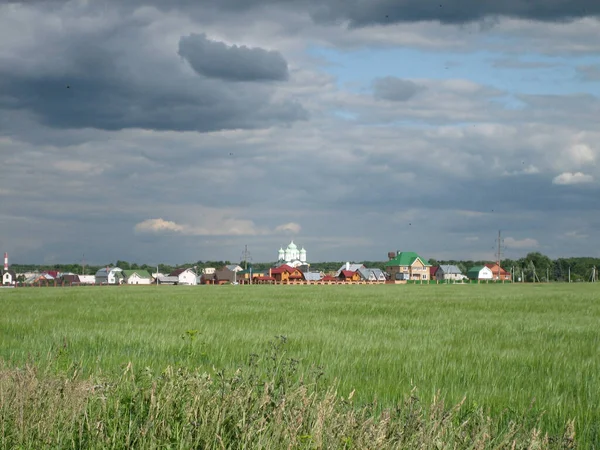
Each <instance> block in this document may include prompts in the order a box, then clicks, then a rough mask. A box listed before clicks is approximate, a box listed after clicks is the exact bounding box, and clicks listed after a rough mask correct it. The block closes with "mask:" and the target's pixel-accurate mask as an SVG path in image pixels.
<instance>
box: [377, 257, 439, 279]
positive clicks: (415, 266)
mask: <svg viewBox="0 0 600 450" xmlns="http://www.w3.org/2000/svg"><path fill="white" fill-rule="evenodd" d="M389 256H390V257H391V256H392V253H391V254H390V255H389ZM385 267H386V269H387V271H388V272H389V273H390V277H391V279H392V280H423V281H426V280H429V273H430V271H429V268H430V267H431V264H429V261H427V260H426V259H424V258H421V257H420V256H419V255H418V254H417V253H415V252H398V253H397V254H396V256H395V257H394V258H391V259H390V260H389V261H388V262H387V263H385Z"/></svg>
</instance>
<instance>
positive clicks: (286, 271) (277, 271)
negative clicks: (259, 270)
mask: <svg viewBox="0 0 600 450" xmlns="http://www.w3.org/2000/svg"><path fill="white" fill-rule="evenodd" d="M270 276H271V277H273V278H275V280H276V281H278V282H280V283H281V282H287V281H302V280H304V275H303V274H302V271H301V270H300V269H297V268H295V267H292V266H288V265H287V264H283V265H281V266H279V267H275V268H274V269H271V274H270Z"/></svg>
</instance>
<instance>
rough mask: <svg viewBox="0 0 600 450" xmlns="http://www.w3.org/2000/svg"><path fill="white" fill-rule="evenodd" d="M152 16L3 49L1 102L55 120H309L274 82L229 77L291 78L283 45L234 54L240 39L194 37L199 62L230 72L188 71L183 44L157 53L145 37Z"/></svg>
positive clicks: (67, 124) (114, 123) (190, 123)
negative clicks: (232, 43) (21, 50)
mask: <svg viewBox="0 0 600 450" xmlns="http://www.w3.org/2000/svg"><path fill="white" fill-rule="evenodd" d="M143 25H144V24H143V23H138V21H137V20H131V19H130V20H123V21H122V22H119V23H117V24H109V25H106V26H104V27H102V28H100V30H99V31H98V30H95V31H83V32H82V31H79V34H77V35H75V34H74V35H71V36H68V35H66V34H60V33H54V34H51V35H49V36H44V37H42V38H41V39H40V40H39V42H38V44H37V45H36V46H35V47H31V48H29V49H27V52H28V53H27V54H22V55H10V54H9V55H8V56H7V55H6V54H5V55H2V56H0V110H5V111H14V112H20V113H23V112H25V113H29V114H31V115H33V116H34V117H35V118H36V119H37V120H38V121H39V122H40V123H42V124H44V125H47V126H50V127H54V128H96V129H103V130H120V129H126V128H145V129H155V130H195V131H201V132H206V131H215V130H223V129H254V128H263V127H268V126H271V125H275V124H279V123H291V122H294V121H297V120H303V119H306V117H307V113H306V111H305V110H304V108H303V107H302V106H301V105H300V104H298V103H297V102H294V101H289V100H285V99H283V100H278V101H275V100H272V96H273V94H274V90H273V88H272V87H270V86H268V85H265V84H264V83H263V84H261V83H259V84H256V83H255V84H253V87H252V89H248V86H247V83H243V82H231V81H230V80H237V81H242V80H246V79H251V78H253V79H254V80H260V79H267V78H269V77H270V78H271V79H274V78H277V79H283V78H284V75H287V65H286V63H285V60H284V59H283V57H282V56H281V55H280V54H278V53H275V52H272V53H271V52H266V51H264V50H262V49H252V50H249V51H250V53H244V52H245V51H246V50H248V49H244V48H237V49H235V50H234V53H235V54H234V55H232V48H227V47H226V46H225V45H219V44H218V43H214V42H210V43H209V44H207V45H205V46H204V49H205V53H204V54H203V55H202V53H201V52H200V51H198V45H197V44H198V43H199V41H198V40H195V41H194V42H190V41H186V42H188V44H187V46H186V45H184V47H183V48H184V53H185V55H186V57H188V59H189V60H190V62H193V63H194V64H193V65H195V66H196V67H198V66H199V65H202V64H201V63H200V62H199V58H200V57H201V56H203V57H208V58H210V59H211V60H212V61H213V63H212V65H207V64H204V66H203V68H204V69H205V70H212V72H213V74H214V75H217V74H219V75H220V78H221V79H214V78H207V77H204V76H199V75H198V74H196V73H187V72H188V71H186V70H185V69H186V67H185V63H184V62H183V61H181V60H180V59H179V57H178V56H177V53H176V52H177V50H176V49H173V54H172V55H165V54H161V55H157V54H155V53H156V52H155V51H154V49H152V48H151V45H147V44H146V43H145V42H144V36H143V34H142V33H143V31H142V28H143ZM195 44H196V45H195ZM207 49H208V50H207ZM194 51H196V53H194ZM236 52H237V53H236ZM236 57H237V60H238V64H237V66H236V65H235V64H234V63H233V62H234V61H233V60H234V59H236ZM244 59H252V60H253V61H250V62H248V61H246V62H244V61H243V60H244ZM218 61H221V62H220V63H219V62H218ZM240 61H241V62H240ZM269 64H270V65H269ZM228 66H229V67H230V69H231V70H232V73H231V74H230V75H228V74H227V67H228ZM261 71H262V72H261ZM0 126H1V123H0Z"/></svg>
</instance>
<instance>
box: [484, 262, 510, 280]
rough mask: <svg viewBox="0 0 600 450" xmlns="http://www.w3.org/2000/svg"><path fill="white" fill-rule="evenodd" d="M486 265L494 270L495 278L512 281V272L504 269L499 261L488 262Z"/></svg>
mask: <svg viewBox="0 0 600 450" xmlns="http://www.w3.org/2000/svg"><path fill="white" fill-rule="evenodd" d="M485 267H487V268H489V269H490V270H491V271H492V275H493V277H492V279H493V280H501V281H510V280H511V279H512V274H511V273H510V272H507V271H506V270H504V269H503V268H502V267H500V266H499V265H498V264H497V263H493V264H486V265H485Z"/></svg>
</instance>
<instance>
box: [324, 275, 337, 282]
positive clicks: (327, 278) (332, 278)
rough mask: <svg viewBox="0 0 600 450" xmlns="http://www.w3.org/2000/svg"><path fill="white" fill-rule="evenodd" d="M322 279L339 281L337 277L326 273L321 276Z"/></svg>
mask: <svg viewBox="0 0 600 450" xmlns="http://www.w3.org/2000/svg"><path fill="white" fill-rule="evenodd" d="M321 281H338V279H337V278H336V277H332V276H331V275H325V276H324V277H323V278H321Z"/></svg>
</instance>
